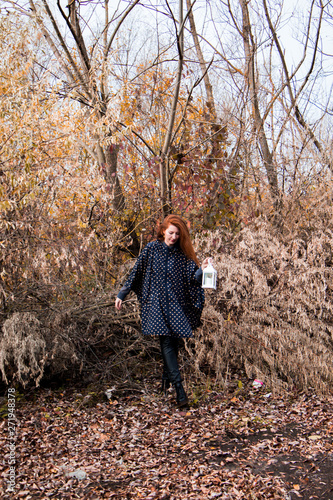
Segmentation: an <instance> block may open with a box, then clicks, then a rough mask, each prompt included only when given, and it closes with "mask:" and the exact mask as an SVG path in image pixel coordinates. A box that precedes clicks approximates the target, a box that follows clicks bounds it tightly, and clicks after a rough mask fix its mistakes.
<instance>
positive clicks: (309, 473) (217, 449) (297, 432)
mask: <svg viewBox="0 0 333 500" xmlns="http://www.w3.org/2000/svg"><path fill="white" fill-rule="evenodd" d="M332 402H333V400H332V398H319V397H317V396H316V395H308V396H305V395H299V396H291V395H290V394H289V395H288V394H285V395H284V396H283V397H281V396H274V395H272V394H267V391H265V389H264V388H261V389H253V388H252V386H251V385H249V386H248V387H247V388H246V387H245V388H242V389H241V390H239V391H234V392H233V393H221V394H220V393H214V392H210V393H208V394H207V393H206V394H205V395H204V396H203V397H202V398H201V399H200V401H199V402H198V403H196V404H194V405H192V406H190V407H189V409H186V410H179V409H177V407H176V406H175V401H174V397H173V394H172V393H171V394H170V395H169V396H168V398H165V397H162V396H161V395H160V394H158V393H157V391H156V390H155V387H153V385H151V386H149V385H147V386H145V387H144V388H143V390H142V392H141V393H138V394H137V395H133V394H132V395H129V396H128V395H127V396H126V395H122V396H121V395H120V396H119V395H118V397H116V396H115V395H114V397H111V399H110V400H107V398H106V397H105V396H104V392H102V391H101V392H98V391H97V392H94V391H92V390H91V389H90V390H88V389H84V390H82V391H81V392H80V391H79V390H78V389H71V390H69V389H66V390H64V391H62V392H61V391H59V390H57V391H51V390H49V389H39V390H38V391H35V393H34V394H31V393H30V394H29V395H25V396H22V395H21V396H20V395H18V397H17V401H16V409H15V411H16V418H17V420H16V429H15V433H16V450H15V451H16V490H15V493H12V492H7V493H6V492H5V490H6V485H7V483H6V478H7V477H8V471H9V467H8V456H9V455H8V419H7V417H6V415H5V412H3V418H2V420H1V449H2V450H4V451H5V453H4V455H3V460H2V463H1V481H2V482H1V489H2V492H1V497H2V498H25V499H44V498H45V499H46V498H65V499H76V498H80V499H81V498H82V499H100V498H113V499H118V500H125V499H140V498H144V499H161V500H162V499H163V500H173V499H179V500H180V499H182V500H187V499H189V500H190V499H193V500H202V499H213V498H214V499H215V498H220V499H231V500H236V499H253V500H258V499H262V500H267V499H291V500H296V499H298V498H303V499H321V500H332V499H333V485H332V475H333V474H332V471H333V446H332V442H333V439H332V437H333V405H332ZM3 408H4V407H3Z"/></svg>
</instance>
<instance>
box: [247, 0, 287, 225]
mask: <svg viewBox="0 0 333 500" xmlns="http://www.w3.org/2000/svg"><path fill="white" fill-rule="evenodd" d="M239 2H240V5H241V8H242V19H243V29H242V36H243V43H244V52H245V63H246V71H245V75H246V79H247V85H248V88H249V93H250V99H251V107H252V118H253V124H254V128H255V131H256V134H257V138H258V143H259V147H260V151H261V155H262V159H263V163H264V166H265V170H266V174H267V179H268V185H269V189H270V193H271V196H272V200H273V206H274V209H275V215H276V217H275V220H276V221H278V220H279V219H280V215H281V209H282V197H281V193H280V190H279V185H278V177H277V172H276V166H275V164H274V160H273V155H272V153H271V151H270V149H269V145H268V141H267V137H266V134H265V129H264V125H265V124H264V121H263V119H262V117H261V114H260V109H259V101H258V92H257V86H256V77H255V54H256V46H255V42H254V40H253V36H252V31H251V23H250V16H249V11H248V0H239Z"/></svg>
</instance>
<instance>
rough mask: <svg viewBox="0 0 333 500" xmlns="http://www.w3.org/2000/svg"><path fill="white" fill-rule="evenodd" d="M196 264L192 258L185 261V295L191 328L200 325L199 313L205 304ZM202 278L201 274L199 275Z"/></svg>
mask: <svg viewBox="0 0 333 500" xmlns="http://www.w3.org/2000/svg"><path fill="white" fill-rule="evenodd" d="M198 271H199V268H198V266H197V265H196V264H195V262H193V261H192V260H188V261H187V269H186V288H187V290H186V295H187V304H188V307H189V309H190V311H191V324H192V327H193V329H195V328H197V327H198V326H200V320H201V314H202V310H203V308H204V305H205V293H204V290H203V289H202V287H201V283H200V279H198V278H199V276H200V272H198ZM200 278H202V276H200Z"/></svg>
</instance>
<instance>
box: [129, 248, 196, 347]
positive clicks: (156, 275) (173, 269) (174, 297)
mask: <svg viewBox="0 0 333 500" xmlns="http://www.w3.org/2000/svg"><path fill="white" fill-rule="evenodd" d="M197 269H198V266H197V265H196V263H195V262H193V261H192V260H190V259H188V258H187V257H186V256H185V255H184V254H183V252H182V251H181V249H180V247H179V246H177V245H175V246H174V247H168V246H167V245H166V244H165V243H164V242H160V241H153V242H151V243H148V245H147V246H146V247H145V248H144V249H143V251H142V252H141V254H140V255H139V257H138V260H137V261H136V263H135V266H134V268H133V270H132V272H131V274H130V276H129V278H128V280H127V281H126V283H125V288H127V289H131V290H133V291H134V292H135V293H136V294H137V296H138V299H139V301H140V305H141V323H142V333H143V334H144V335H172V336H174V337H180V338H186V337H187V338H188V337H192V335H193V333H192V332H193V330H195V328H197V327H198V326H199V324H200V317H201V313H202V309H203V306H204V300H205V298H204V291H203V289H202V288H201V286H200V284H199V283H198V281H197V279H196V277H195V273H196V271H197Z"/></svg>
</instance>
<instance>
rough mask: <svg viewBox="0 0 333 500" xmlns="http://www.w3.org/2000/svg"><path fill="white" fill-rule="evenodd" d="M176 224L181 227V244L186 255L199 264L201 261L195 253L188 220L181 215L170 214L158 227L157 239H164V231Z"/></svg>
mask: <svg viewBox="0 0 333 500" xmlns="http://www.w3.org/2000/svg"><path fill="white" fill-rule="evenodd" d="M171 224H172V225H173V226H176V227H177V228H178V229H179V240H178V241H179V246H180V248H181V249H182V251H183V253H184V254H185V255H186V257H187V258H188V259H192V260H194V262H195V263H196V264H197V265H198V266H199V261H198V259H197V256H196V254H195V251H194V248H193V245H192V241H191V237H190V233H189V230H188V227H187V224H186V222H185V221H184V220H183V219H182V218H181V217H179V215H168V216H167V217H166V218H165V219H164V221H163V222H162V224H160V225H159V227H158V232H157V239H158V240H159V241H164V233H165V231H166V230H167V229H168V227H169V226H170V225H171Z"/></svg>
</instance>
